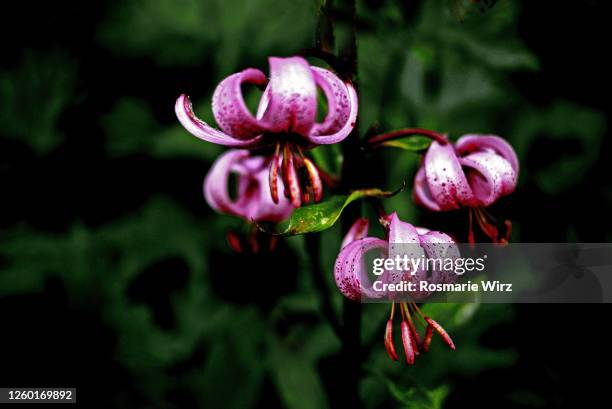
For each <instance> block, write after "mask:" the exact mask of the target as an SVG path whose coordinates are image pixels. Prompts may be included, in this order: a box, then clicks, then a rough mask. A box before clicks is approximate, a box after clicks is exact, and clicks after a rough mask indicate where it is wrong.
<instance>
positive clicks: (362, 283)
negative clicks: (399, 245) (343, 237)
mask: <svg viewBox="0 0 612 409" xmlns="http://www.w3.org/2000/svg"><path fill="white" fill-rule="evenodd" d="M386 248H387V242H385V241H384V240H380V239H377V238H374V237H366V238H364V239H361V240H356V241H353V242H351V243H349V244H348V245H347V246H345V247H344V248H343V249H342V250H341V251H340V254H338V257H337V258H336V263H335V268H334V278H335V280H336V285H337V286H338V289H339V290H340V292H341V293H342V294H344V296H345V297H347V298H349V299H351V300H354V301H359V300H361V299H362V298H363V297H368V298H380V297H382V296H384V294H382V293H377V292H375V291H374V290H373V289H372V288H371V286H370V280H369V279H368V269H367V268H366V266H365V261H364V259H363V257H364V255H365V254H366V253H367V252H369V251H371V250H374V249H381V250H383V251H384V250H385V249H386Z"/></svg>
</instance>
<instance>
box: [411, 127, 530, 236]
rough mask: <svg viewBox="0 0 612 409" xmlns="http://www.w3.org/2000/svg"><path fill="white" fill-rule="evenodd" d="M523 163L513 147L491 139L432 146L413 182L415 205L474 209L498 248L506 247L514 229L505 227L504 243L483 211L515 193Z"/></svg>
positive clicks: (475, 138)
mask: <svg viewBox="0 0 612 409" xmlns="http://www.w3.org/2000/svg"><path fill="white" fill-rule="evenodd" d="M518 172H519V163H518V159H517V157H516V153H515V152H514V149H512V146H510V144H509V143H508V142H506V141H505V140H504V139H502V138H500V137H498V136H493V135H465V136H462V137H461V138H459V140H457V142H456V143H455V144H454V145H453V144H451V143H450V142H449V143H446V144H442V143H440V142H438V141H433V142H432V143H431V145H430V147H429V149H428V150H427V153H426V154H425V158H424V160H423V162H422V163H421V167H420V168H419V170H418V172H417V174H416V176H415V180H414V192H413V195H414V199H415V201H416V202H417V203H418V204H419V205H421V206H424V207H426V208H428V209H430V210H433V211H437V212H440V211H448V210H454V209H459V208H464V207H466V208H469V209H470V238H469V240H470V242H473V232H472V222H471V220H472V217H473V216H472V213H475V215H476V220H477V222H478V224H479V225H480V227H481V228H482V230H483V232H484V233H485V234H486V235H487V236H489V238H491V239H492V240H493V241H494V242H507V239H508V237H509V235H510V234H509V233H510V228H511V224H510V222H509V221H505V225H506V234H505V237H502V238H499V232H498V229H497V226H496V222H495V219H494V218H493V217H492V216H490V215H489V213H487V212H486V211H485V210H484V208H485V207H488V206H490V205H491V204H493V203H494V202H495V201H497V200H498V199H499V198H500V197H502V196H506V195H509V194H510V193H512V192H513V191H514V189H515V188H516V183H517V180H518Z"/></svg>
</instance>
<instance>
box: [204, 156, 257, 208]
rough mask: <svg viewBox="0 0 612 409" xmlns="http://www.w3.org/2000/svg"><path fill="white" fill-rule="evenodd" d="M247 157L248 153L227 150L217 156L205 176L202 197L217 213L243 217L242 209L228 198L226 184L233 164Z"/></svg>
mask: <svg viewBox="0 0 612 409" xmlns="http://www.w3.org/2000/svg"><path fill="white" fill-rule="evenodd" d="M248 156H249V152H248V151H245V150H229V151H227V152H226V153H224V154H223V155H221V156H219V158H218V159H217V160H216V161H215V163H213V165H212V167H211V169H210V171H209V172H208V174H207V175H206V179H204V197H205V198H206V202H208V205H209V206H210V207H212V208H213V209H215V210H216V211H217V212H220V213H226V214H230V215H233V216H243V212H242V209H241V208H240V207H239V206H237V205H236V204H235V203H234V202H233V201H232V199H231V198H230V195H229V191H228V182H229V175H230V173H231V172H232V167H233V166H234V164H235V163H236V162H238V161H240V160H241V159H244V158H246V157H248Z"/></svg>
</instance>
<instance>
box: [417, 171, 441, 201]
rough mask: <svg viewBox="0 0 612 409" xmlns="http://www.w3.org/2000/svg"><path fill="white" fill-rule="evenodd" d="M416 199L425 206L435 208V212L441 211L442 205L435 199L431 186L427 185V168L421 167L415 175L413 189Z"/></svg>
mask: <svg viewBox="0 0 612 409" xmlns="http://www.w3.org/2000/svg"><path fill="white" fill-rule="evenodd" d="M413 196H414V201H415V202H416V203H417V204H418V205H420V206H423V207H426V208H428V209H429V210H433V211H434V212H438V211H440V210H441V209H440V205H438V203H437V202H436V201H435V200H434V198H433V196H432V195H431V192H430V191H429V186H428V185H427V179H426V178H425V168H424V167H423V166H420V167H419V170H418V171H417V174H416V176H415V177H414V190H413Z"/></svg>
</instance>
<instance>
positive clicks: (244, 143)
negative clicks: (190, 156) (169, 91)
mask: <svg viewBox="0 0 612 409" xmlns="http://www.w3.org/2000/svg"><path fill="white" fill-rule="evenodd" d="M174 110H175V112H176V116H177V118H178V120H179V121H180V123H181V124H182V125H183V126H184V127H185V129H187V131H189V132H190V133H191V134H192V135H194V136H196V137H198V138H200V139H203V140H205V141H208V142H212V143H216V144H218V145H224V146H231V147H240V148H254V147H260V146H263V145H265V143H264V141H263V138H262V137H261V136H257V137H255V138H253V139H249V140H240V139H236V138H233V137H231V136H230V135H227V134H225V133H223V132H221V131H219V130H217V129H215V128H213V127H211V126H210V125H208V124H207V123H206V122H204V121H202V120H201V119H199V118H198V117H196V116H195V114H194V113H193V108H192V106H191V102H190V101H189V97H188V96H187V95H185V94H182V95H181V96H180V97H178V99H177V100H176V104H175V106H174Z"/></svg>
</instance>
